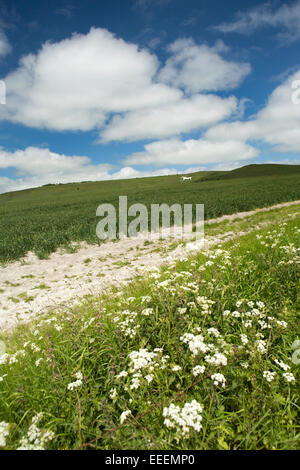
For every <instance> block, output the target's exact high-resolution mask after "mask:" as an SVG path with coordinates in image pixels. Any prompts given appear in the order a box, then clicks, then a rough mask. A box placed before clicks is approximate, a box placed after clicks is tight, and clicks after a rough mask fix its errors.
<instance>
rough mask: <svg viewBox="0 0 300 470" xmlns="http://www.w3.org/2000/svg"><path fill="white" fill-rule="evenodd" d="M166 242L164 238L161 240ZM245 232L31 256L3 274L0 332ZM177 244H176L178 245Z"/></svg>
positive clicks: (240, 215)
mask: <svg viewBox="0 0 300 470" xmlns="http://www.w3.org/2000/svg"><path fill="white" fill-rule="evenodd" d="M299 203H300V201H293V202H288V203H282V204H277V205H275V206H272V207H269V208H263V209H256V210H253V211H248V212H240V213H237V214H232V215H225V216H222V217H219V218H217V219H210V220H208V221H206V222H205V223H206V224H209V223H214V222H221V221H223V220H226V219H227V220H233V219H236V218H243V217H247V216H250V215H253V214H255V213H257V212H261V211H268V210H271V209H275V208H280V207H285V206H290V205H293V204H299ZM162 235H163V236H166V233H163V234H162ZM241 235H244V232H233V231H228V232H226V233H223V234H222V235H218V236H217V237H206V238H205V241H203V240H201V239H199V240H196V241H189V239H188V237H190V238H191V239H192V237H194V234H191V233H190V234H187V240H185V241H186V243H179V244H178V245H177V246H176V248H174V238H170V237H169V238H164V239H163V240H160V239H159V238H158V239H157V240H156V241H153V242H151V240H153V237H152V238H151V237H150V238H149V240H150V243H146V244H145V238H144V237H140V238H126V239H122V240H117V241H114V242H111V241H110V242H105V243H102V244H101V245H87V244H85V243H83V244H81V246H80V248H79V249H78V250H77V251H76V252H74V253H66V252H64V251H62V250H57V251H56V252H55V253H53V254H52V255H51V256H50V257H49V259H46V260H40V259H38V258H37V257H36V256H35V255H34V254H33V253H31V252H30V253H28V254H27V255H26V257H24V258H23V259H21V260H19V261H17V262H13V263H10V264H8V265H6V266H5V267H3V268H0V331H4V330H8V329H11V328H13V327H14V326H16V325H17V324H18V323H22V322H25V323H26V322H29V321H30V320H31V319H32V318H33V317H35V316H37V315H39V314H42V313H45V312H47V311H50V310H55V311H57V310H58V309H63V308H66V307H69V306H72V305H74V304H76V302H80V301H82V299H83V298H84V296H87V295H97V294H101V293H102V292H104V291H106V290H107V289H108V288H109V287H110V286H112V285H117V286H120V287H121V286H122V285H124V284H125V283H127V282H129V281H130V280H132V279H134V278H135V277H136V276H138V275H141V274H143V273H145V271H147V270H149V269H151V268H153V267H159V266H160V265H162V264H163V263H165V262H168V261H169V260H171V259H174V258H176V259H178V258H182V257H184V256H187V255H188V254H189V253H191V252H195V251H198V250H203V249H207V248H209V247H210V246H212V245H216V244H220V243H223V242H225V241H227V240H229V239H232V238H234V237H238V236H241ZM175 240H176V239H175Z"/></svg>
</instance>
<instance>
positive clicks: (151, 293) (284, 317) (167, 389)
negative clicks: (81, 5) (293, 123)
mask: <svg viewBox="0 0 300 470" xmlns="http://www.w3.org/2000/svg"><path fill="white" fill-rule="evenodd" d="M278 214H279V212H278V213H277V220H276V222H275V223H274V224H272V223H271V224H269V225H268V227H265V228H261V229H258V230H255V231H253V232H252V233H250V234H248V235H245V236H243V237H240V238H238V239H235V240H233V241H231V242H228V243H226V244H224V245H222V247H221V248H218V247H216V248H214V249H213V250H212V251H211V252H209V253H206V254H203V253H199V254H198V255H196V256H193V257H190V258H187V259H182V260H181V261H177V262H176V263H174V264H172V265H166V266H164V267H163V268H162V269H161V270H160V271H159V270H158V271H154V272H153V273H152V274H150V275H149V276H148V277H145V278H141V279H140V280H139V281H135V282H133V283H131V284H130V285H129V286H127V287H126V288H124V290H123V291H122V292H121V293H118V291H117V290H114V289H113V290H112V291H111V292H108V293H107V295H106V296H102V297H101V298H95V297H92V296H87V297H86V301H85V302H84V303H83V304H82V305H79V306H78V307H76V308H74V309H73V310H66V311H63V312H62V313H60V314H56V315H54V314H52V315H49V316H46V317H44V318H42V319H39V320H37V321H36V322H35V323H33V324H32V325H29V326H28V327H27V328H24V326H22V327H19V328H18V329H17V330H16V331H15V332H13V333H12V334H11V335H6V336H4V335H2V339H3V340H4V341H5V343H6V345H7V352H8V354H9V355H8V356H5V360H3V359H2V361H1V362H5V363H3V364H2V365H0V377H3V380H2V381H1V382H0V422H1V421H4V422H6V423H9V435H8V436H7V437H6V441H7V444H6V448H7V449H14V448H17V447H19V446H20V441H21V439H22V437H24V436H25V437H26V436H27V433H28V430H29V427H30V425H31V422H32V418H33V417H34V416H35V415H36V414H37V413H43V416H42V417H41V418H40V424H38V428H39V429H40V433H41V435H43V433H45V432H46V430H49V431H51V432H53V433H54V435H53V436H52V437H53V439H52V440H51V441H49V442H47V443H45V444H44V446H45V447H46V448H50V449H114V450H116V449H149V450H151V449H158V450H159V449H168V450H172V449H299V447H300V446H299V442H300V439H299V438H300V434H299V388H298V385H299V364H298V365H297V364H294V363H293V361H292V355H293V352H294V350H293V348H292V345H293V343H294V341H295V340H297V339H299V337H300V317H299V297H298V292H299V248H298V246H299V233H300V223H299V222H300V221H299V216H298V217H297V214H296V212H295V209H294V208H289V209H284V210H282V213H281V219H282V220H281V222H279V215H278ZM282 214H283V215H282ZM255 217H257V219H255V218H254V217H251V218H250V217H249V219H248V220H247V221H238V222H237V223H243V224H244V225H243V228H244V229H245V230H246V229H247V227H248V228H249V227H252V228H253V223H254V222H255V221H256V222H257V221H258V220H260V219H261V218H263V220H264V222H266V221H268V222H269V223H270V222H271V221H272V220H274V215H273V214H272V213H269V214H268V213H265V214H258V215H257V216H255ZM225 225H226V224H225ZM236 228H237V227H236ZM210 230H215V231H217V230H218V227H211V228H210ZM219 230H220V231H222V230H223V227H221V225H219ZM283 247H284V248H283ZM237 302H238V304H237ZM249 302H250V303H249ZM251 302H253V304H254V305H252V304H251ZM257 302H263V304H260V303H259V304H258V305H257ZM254 308H256V309H257V310H253V309H254ZM145 309H151V310H145ZM228 312H230V313H228ZM247 312H248V313H247ZM247 320H251V322H252V324H251V325H250V324H248V325H247V326H246V324H245V322H246V321H247ZM128 328H131V329H132V331H131V332H130V331H129V330H128ZM199 328H201V330H199ZM211 328H214V329H216V330H217V331H218V332H219V333H220V337H216V336H215V335H216V332H215V330H210V329H211ZM187 333H190V334H193V335H202V336H203V343H204V344H205V345H206V346H207V345H209V344H210V345H211V346H210V348H211V350H210V351H206V352H205V353H204V352H201V351H199V350H198V352H197V354H196V355H194V356H193V354H192V352H191V350H190V349H189V344H188V343H187V342H184V341H183V337H184V335H185V334H187ZM241 335H246V336H247V339H248V343H247V344H243V341H242V336H241ZM261 335H263V336H264V337H263V338H262V337H261ZM190 339H191V338H190ZM262 339H263V341H264V343H263V345H264V348H263V349H265V351H262V352H259V351H258V345H259V340H262ZM27 342H29V343H27ZM155 348H162V352H159V351H156V356H154V357H152V363H151V360H149V361H150V362H149V363H148V366H147V367H145V368H142V369H140V372H141V376H140V377H138V379H139V381H140V384H139V387H138V388H137V389H135V388H132V387H130V385H133V384H134V377H133V375H134V372H133V371H131V366H130V364H131V361H130V356H129V355H130V354H131V353H132V352H133V351H139V350H140V349H146V350H147V351H148V352H152V353H153V352H155V351H154V350H155ZM216 349H217V350H218V351H219V352H220V353H222V354H224V355H225V356H226V359H227V364H226V365H213V364H210V363H209V362H207V361H206V360H205V356H206V355H213V354H214V352H216ZM22 351H24V352H22ZM275 359H276V360H278V361H281V362H283V363H284V364H286V365H288V366H289V367H290V369H289V370H288V372H289V373H292V374H293V376H294V377H295V381H292V382H288V381H287V380H286V378H285V377H284V376H283V373H285V372H284V370H283V369H282V366H280V365H278V364H277V363H276V362H275V361H274V360H275ZM39 360H40V362H39V363H36V361H39ZM9 362H10V364H9ZM37 364H38V365H37ZM151 365H153V369H152V370H151ZM196 365H200V366H205V367H206V369H205V371H204V373H203V374H199V375H198V376H196V377H195V376H194V375H193V373H192V370H193V368H194V367H195V366H196ZM246 365H247V367H246ZM174 366H179V367H180V369H179V370H176V367H175V370H174ZM149 367H150V368H149ZM245 367H246V368H245ZM121 371H126V372H127V373H128V375H127V376H126V377H123V378H119V379H118V378H117V376H118V374H120V372H121ZM264 371H271V372H276V375H275V377H274V380H273V381H271V382H268V381H267V380H266V379H265V378H264V376H263V372H264ZM78 372H80V373H82V381H80V380H79V383H77V385H78V386H76V385H75V386H74V388H73V390H68V384H70V383H72V382H76V380H77V378H76V376H75V374H76V373H78ZM215 373H220V374H223V375H224V377H225V379H226V384H225V387H224V388H223V387H221V386H216V385H214V383H213V380H212V379H211V375H212V374H215ZM149 374H152V375H153V380H152V381H151V382H150V383H148V381H147V379H145V377H146V376H148V375H149ZM79 377H80V376H79ZM114 389H115V392H114ZM114 394H115V396H114ZM192 400H196V401H197V402H198V403H199V404H201V406H202V408H203V412H202V421H201V424H202V428H201V429H200V431H199V432H197V431H195V430H194V429H190V431H189V433H188V434H187V435H185V436H183V435H182V433H181V432H180V429H179V428H178V427H175V428H171V427H168V426H167V425H166V424H165V422H164V420H165V417H164V416H163V410H164V408H166V407H169V406H170V404H171V403H174V404H175V405H177V406H179V407H180V409H182V407H183V406H184V405H185V403H190V402H191V401H192ZM125 410H130V411H131V413H132V414H131V415H129V416H127V418H126V419H125V421H124V422H123V424H121V423H120V417H121V415H122V413H123V412H124V411H125ZM28 444H29V443H28V442H27V443H26V442H23V445H25V446H27V447H28Z"/></svg>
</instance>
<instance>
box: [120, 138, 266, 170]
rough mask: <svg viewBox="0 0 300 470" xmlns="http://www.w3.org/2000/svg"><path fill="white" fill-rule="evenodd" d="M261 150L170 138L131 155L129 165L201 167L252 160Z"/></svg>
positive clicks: (232, 142) (239, 144) (237, 144)
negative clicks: (201, 165)
mask: <svg viewBox="0 0 300 470" xmlns="http://www.w3.org/2000/svg"><path fill="white" fill-rule="evenodd" d="M257 155H258V151H257V150H256V149H255V148H253V147H251V146H250V145H247V144H245V143H243V142H240V141H235V140H226V141H225V142H223V141H221V142H218V141H217V142H214V141H209V140H207V139H199V140H197V139H189V140H185V141H182V140H180V139H169V140H162V141H157V142H152V143H150V144H148V145H145V151H144V152H137V153H134V154H132V155H130V156H128V157H127V158H126V160H125V162H124V163H125V164H129V165H157V166H161V165H165V164H170V163H172V164H173V165H200V164H210V163H218V162H223V163H224V162H226V161H227V162H232V161H241V160H250V159H252V158H254V157H256V156H257Z"/></svg>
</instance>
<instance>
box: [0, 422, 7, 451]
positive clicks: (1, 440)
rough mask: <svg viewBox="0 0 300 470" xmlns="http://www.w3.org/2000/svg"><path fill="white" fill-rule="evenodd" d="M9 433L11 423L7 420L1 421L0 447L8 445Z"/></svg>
mask: <svg viewBox="0 0 300 470" xmlns="http://www.w3.org/2000/svg"><path fill="white" fill-rule="evenodd" d="M8 435H9V424H8V423H6V422H5V421H1V422H0V447H5V446H6V438H7V436H8Z"/></svg>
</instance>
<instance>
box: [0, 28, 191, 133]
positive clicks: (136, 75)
mask: <svg viewBox="0 0 300 470" xmlns="http://www.w3.org/2000/svg"><path fill="white" fill-rule="evenodd" d="M158 67H159V62H158V59H157V57H156V56H155V55H153V54H150V53H149V52H148V51H146V50H139V48H138V46H137V45H135V44H131V43H127V42H125V41H124V40H122V39H118V38H116V37H115V36H114V35H113V34H112V33H110V32H109V31H107V30H105V29H101V28H97V29H96V28H92V29H91V30H90V32H89V33H88V34H86V35H84V34H74V35H73V36H72V37H71V38H68V39H64V40H62V41H60V42H57V43H51V42H47V43H45V44H44V45H43V46H42V48H41V50H40V51H39V52H38V53H37V54H29V55H27V56H25V57H23V58H22V59H21V61H20V65H19V67H18V68H17V69H16V70H15V71H14V72H12V73H11V74H9V75H8V76H7V77H6V79H5V82H6V89H7V99H6V101H7V105H6V107H5V108H1V111H0V113H1V114H0V119H1V117H2V119H10V120H12V121H15V122H20V123H22V124H25V125H27V126H31V127H38V128H48V129H54V130H82V131H86V130H90V129H93V128H97V127H100V126H102V125H103V124H104V122H105V120H106V119H107V117H108V114H109V113H115V112H117V113H118V112H126V111H132V110H135V109H140V108H142V107H148V106H153V105H158V104H161V105H164V104H165V103H168V102H172V101H176V100H178V99H179V98H180V97H181V95H182V93H181V92H180V91H179V90H176V89H174V88H171V87H169V86H167V85H165V84H163V83H157V82H155V81H154V76H155V74H156V73H157V70H158Z"/></svg>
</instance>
